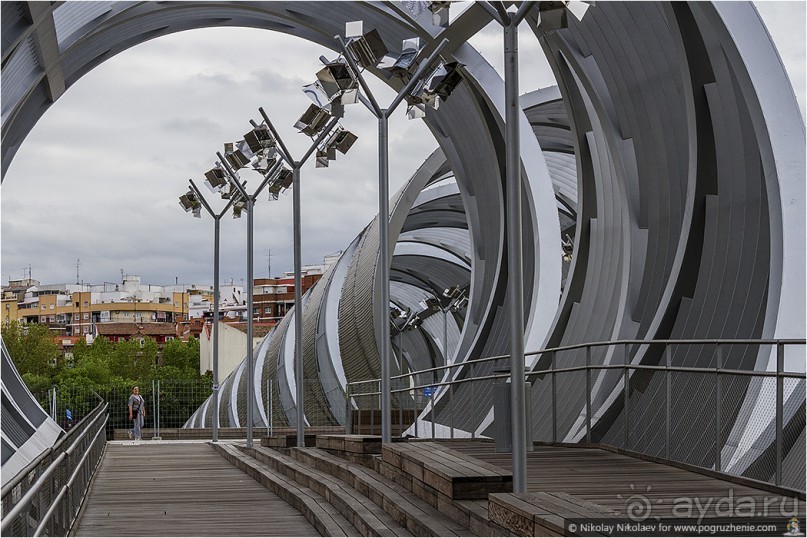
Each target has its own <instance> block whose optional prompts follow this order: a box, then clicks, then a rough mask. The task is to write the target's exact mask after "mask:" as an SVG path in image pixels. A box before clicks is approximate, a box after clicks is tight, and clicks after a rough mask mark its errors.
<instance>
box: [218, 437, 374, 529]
mask: <svg viewBox="0 0 807 538" xmlns="http://www.w3.org/2000/svg"><path fill="white" fill-rule="evenodd" d="M211 444H212V446H213V447H214V448H215V449H216V450H217V451H218V452H219V454H221V455H222V456H223V457H224V458H225V459H226V460H227V461H229V462H230V463H232V464H233V465H234V466H235V467H237V468H238V469H241V470H242V471H244V472H245V473H247V474H248V475H249V476H251V477H252V478H253V479H255V480H256V481H257V482H258V483H259V484H261V485H263V486H264V487H265V488H266V489H268V490H270V491H272V492H274V493H275V494H276V495H278V496H279V497H280V498H281V499H283V500H284V501H286V502H287V503H289V505H291V506H292V507H294V508H295V509H297V510H298V511H299V512H300V513H301V514H303V516H304V517H305V518H306V519H307V520H308V521H309V523H311V524H312V525H313V526H314V528H316V529H317V532H319V533H320V534H321V535H322V536H357V535H358V534H359V531H358V530H357V529H356V527H354V526H353V525H352V524H351V523H350V522H349V521H348V520H347V519H346V518H345V517H344V516H342V515H341V514H340V513H339V512H338V511H337V510H336V509H335V508H334V507H333V506H331V504H330V503H328V501H327V500H326V499H325V498H324V497H323V496H322V495H319V494H318V493H316V492H314V491H313V490H312V489H310V488H306V487H302V486H300V485H299V484H297V483H296V482H294V481H293V480H289V479H288V478H287V477H285V476H283V475H281V474H278V473H277V472H276V471H275V470H273V469H271V468H270V467H269V466H267V465H265V464H263V463H261V462H260V461H258V460H257V459H255V458H253V457H251V456H249V455H247V454H244V453H243V452H242V451H241V450H239V449H238V448H236V447H235V446H233V445H231V444H227V443H211Z"/></svg>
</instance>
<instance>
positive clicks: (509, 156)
mask: <svg viewBox="0 0 807 538" xmlns="http://www.w3.org/2000/svg"><path fill="white" fill-rule="evenodd" d="M536 3H537V2H524V3H522V4H521V5H520V6H519V8H518V11H516V12H515V13H512V14H511V13H508V12H507V10H506V9H505V7H504V3H503V2H492V3H488V2H480V3H479V6H480V7H482V8H483V9H484V10H485V11H486V12H487V13H488V14H489V15H490V16H491V17H492V18H493V19H494V20H495V21H496V22H498V23H499V24H501V25H502V27H503V28H504V101H505V102H504V106H505V119H504V123H505V147H506V155H505V176H506V177H505V186H506V193H507V269H508V275H507V288H508V290H507V292H508V295H509V296H510V381H511V382H510V385H511V389H512V393H511V396H510V400H511V413H512V417H511V424H512V427H513V493H525V492H526V491H527V442H528V439H526V431H527V418H526V408H525V397H526V395H525V392H526V391H525V390H524V271H523V260H524V255H523V246H522V238H521V138H520V136H519V119H520V118H519V116H520V114H521V108H520V107H519V100H518V75H519V73H518V25H519V24H520V23H521V22H522V21H523V20H524V18H525V17H526V16H527V13H528V12H529V11H530V10H531V9H532V8H533V6H534V5H535V4H536Z"/></svg>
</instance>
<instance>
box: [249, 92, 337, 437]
mask: <svg viewBox="0 0 807 538" xmlns="http://www.w3.org/2000/svg"><path fill="white" fill-rule="evenodd" d="M258 111H259V112H260V113H261V116H263V119H264V121H265V122H266V126H267V127H269V130H270V131H271V132H272V136H273V137H274V138H275V140H276V141H277V143H278V148H277V149H278V153H279V154H280V156H281V158H282V159H283V160H284V161H286V163H288V165H289V166H290V167H291V169H292V173H293V174H294V175H293V177H292V210H293V213H294V216H293V220H294V363H295V366H296V369H295V376H296V377H295V382H296V385H297V446H298V447H304V446H305V409H304V408H303V382H304V381H305V378H304V376H303V337H302V335H303V298H302V297H303V296H302V286H303V284H302V280H303V279H302V271H301V267H302V254H301V251H300V243H301V235H302V233H301V226H300V168H302V166H303V164H305V162H306V161H307V160H308V158H309V157H311V154H312V153H314V150H315V149H317V146H319V144H320V142H322V141H323V140H324V139H325V137H326V136H328V134H330V132H331V130H332V129H333V128H334V127H335V126H336V124H337V123H338V122H339V118H332V119H331V120H330V121H329V122H328V124H327V125H326V126H325V128H324V129H323V130H322V131H321V132H320V133H319V135H318V136H317V138H316V139H315V140H314V142H313V143H312V144H311V146H310V147H309V148H308V151H307V152H306V153H305V155H303V158H302V159H300V160H299V161H297V160H294V159H292V157H291V153H290V152H289V150H288V148H287V147H286V145H285V144H284V143H283V139H281V138H280V135H278V133H277V131H276V130H275V127H274V126H273V125H272V122H271V120H270V119H269V116H267V115H266V112H264V110H263V108H259V109H258ZM278 162H280V161H278Z"/></svg>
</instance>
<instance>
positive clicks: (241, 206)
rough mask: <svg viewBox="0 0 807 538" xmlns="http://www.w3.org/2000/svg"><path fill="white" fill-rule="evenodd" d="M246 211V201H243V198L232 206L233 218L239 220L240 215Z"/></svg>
mask: <svg viewBox="0 0 807 538" xmlns="http://www.w3.org/2000/svg"><path fill="white" fill-rule="evenodd" d="M246 210H247V201H246V200H244V199H243V198H239V199H238V201H236V202H235V203H234V204H233V218H234V219H240V218H241V213H242V212H245V211H246Z"/></svg>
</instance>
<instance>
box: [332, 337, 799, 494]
mask: <svg viewBox="0 0 807 538" xmlns="http://www.w3.org/2000/svg"><path fill="white" fill-rule="evenodd" d="M806 343H807V340H806V339H803V338H788V339H761V338H760V339H748V338H744V339H714V338H713V339H681V340H672V339H667V340H615V341H609V342H591V343H584V344H572V345H568V346H559V347H555V348H548V349H543V350H540V351H533V352H528V353H525V356H534V355H542V356H543V355H549V356H550V360H549V364H548V367H546V368H541V369H536V370H532V371H528V372H525V373H524V380H525V381H527V382H531V381H532V382H536V381H537V380H538V379H542V380H543V379H545V378H546V377H547V376H549V381H550V382H551V388H550V387H547V390H548V391H550V392H551V406H550V407H551V437H552V441H553V442H555V441H557V440H558V437H559V434H561V432H559V431H558V430H559V428H558V426H559V423H560V420H559V418H558V416H557V392H556V390H557V389H556V375H560V374H567V373H575V372H585V374H586V375H585V377H586V386H585V392H584V394H585V400H586V402H585V440H586V442H591V439H592V429H593V426H594V425H595V424H594V422H595V420H596V418H597V415H593V414H592V411H593V407H592V401H591V400H592V392H591V386H592V384H591V382H592V372H597V371H601V370H602V371H615V372H617V371H621V372H622V374H621V375H620V378H619V379H615V380H614V381H613V383H614V384H613V387H612V389H613V390H617V391H618V392H621V393H622V394H621V395H619V393H618V392H617V394H616V395H615V397H616V398H618V399H622V400H623V406H624V407H623V408H622V409H624V413H622V419H621V420H623V421H624V423H625V424H624V427H623V431H624V440H623V441H622V442H623V443H624V447H625V448H626V449H628V450H630V449H631V444H632V443H631V441H632V439H631V438H632V434H631V433H630V422H629V417H630V416H631V415H632V413H631V412H630V393H631V389H630V382H629V379H630V374H631V371H632V370H633V371H647V372H654V373H655V372H661V373H662V374H663V375H664V377H665V380H666V381H665V383H666V397H665V398H666V399H665V402H666V404H665V405H666V414H665V418H664V420H665V432H666V437H665V439H666V443H665V456H666V457H667V458H668V459H669V458H670V456H671V448H670V445H671V424H672V421H673V416H672V415H671V411H670V401H671V395H672V390H673V385H672V384H671V383H672V381H671V380H672V378H671V374H672V373H693V374H700V375H702V376H710V377H711V376H713V377H714V391H715V393H714V394H715V397H714V398H712V399H713V400H714V406H715V409H714V421H713V422H714V424H713V425H711V426H709V427H710V428H713V429H714V432H713V435H714V439H715V443H714V469H715V470H716V471H718V472H719V471H721V470H722V463H723V462H722V461H721V460H722V455H721V450H722V438H723V437H722V436H723V435H724V433H723V431H722V427H723V422H722V414H723V412H722V406H723V405H724V401H723V399H722V398H721V396H720V395H721V391H722V390H723V388H722V382H721V379H722V378H724V376H737V377H745V378H749V377H759V378H765V379H773V380H775V383H776V387H775V389H776V390H775V398H776V401H775V405H776V410H775V413H774V417H773V420H774V422H775V429H776V433H775V439H774V443H773V445H774V446H775V458H774V459H775V461H774V465H775V474H774V479H773V482H774V483H775V484H776V485H781V484H782V476H783V466H784V461H783V458H782V455H783V449H784V446H785V445H784V443H785V439H784V420H785V412H784V394H785V391H784V380H785V379H797V380H805V379H807V374H805V372H795V371H786V370H785V348H786V346H790V345H801V346H803V345H805V344H806ZM658 345H663V346H664V349H663V353H664V359H666V360H664V361H660V362H664V364H638V363H637V364H632V363H631V362H630V356H631V351H632V350H636V349H637V347H639V348H645V349H646V348H648V347H650V346H658ZM618 346H623V347H624V357H623V359H624V360H623V362H621V363H619V364H591V350H592V349H596V348H602V347H607V348H615V347H618ZM674 346H716V349H715V355H714V358H715V363H716V365H715V366H708V367H703V366H673V365H672V364H671V361H672V349H673V347H674ZM723 346H774V347H773V348H772V349H771V350H770V351H771V353H775V356H776V357H775V358H776V363H775V369H770V368H769V369H765V370H756V369H754V370H741V369H737V368H725V367H724V359H723ZM582 349H585V351H586V361H585V365H579V366H564V367H560V368H559V367H557V362H558V361H557V360H556V355H557V354H558V353H561V352H564V351H572V350H582ZM616 356H617V357H618V355H616ZM508 359H509V355H500V356H493V357H484V358H480V359H472V360H468V361H464V362H460V363H454V364H447V365H443V366H437V367H433V368H427V369H424V370H419V371H415V372H408V373H406V374H401V375H396V376H392V377H391V379H393V380H401V379H404V380H407V382H406V383H402V384H401V386H399V388H392V387H391V388H390V393H391V394H397V393H410V394H411V396H412V398H413V402H412V405H413V407H412V408H413V409H416V408H417V407H418V401H420V402H421V405H422V403H423V400H418V399H417V398H418V397H419V394H418V391H421V390H422V392H423V397H427V398H429V399H430V402H428V403H427V405H429V404H430V405H431V408H432V409H435V405H436V397H437V393H438V391H441V390H443V389H445V388H446V387H447V388H448V390H447V391H445V392H443V393H442V395H441V398H448V400H449V402H451V401H453V399H454V389H455V385H456V386H460V385H462V384H464V383H469V384H470V385H469V390H470V391H471V396H470V397H471V401H473V402H475V401H476V400H475V398H474V392H473V391H474V387H475V383H477V382H480V381H494V380H509V379H510V378H511V374H510V370H509V369H506V370H495V369H494V370H493V372H492V373H487V372H486V373H485V375H481V376H475V375H474V368H475V366H477V365H480V364H485V363H490V362H492V361H499V360H508ZM466 367H467V368H469V370H470V371H469V373H468V375H467V376H466V377H464V378H462V379H451V377H452V376H450V375H448V376H445V375H444V374H443V373H444V372H451V371H452V370H453V369H455V368H466ZM436 372H440V373H441V374H440V379H443V380H441V381H430V382H423V381H421V382H420V384H417V383H416V382H415V379H416V378H417V377H421V379H422V378H423V377H425V376H427V375H433V374H434V373H436ZM367 385H371V386H369V387H368V386H367ZM620 385H621V387H622V388H619V387H620ZM365 388H367V389H369V390H366V391H365V390H362V389H365ZM376 388H377V390H373V389H376ZM427 389H428V391H427ZM662 390H663V389H662ZM427 392H428V393H427ZM380 396H381V390H380V387H379V380H377V379H372V380H363V381H354V382H350V383H347V386H346V390H345V407H346V415H347V420H346V428H348V429H349V430H348V431H353V417H352V413H351V412H350V410H351V409H353V408H354V406H355V407H356V408H358V409H359V410H360V411H361V405H360V402H361V401H364V402H366V401H367V400H365V398H368V397H369V398H370V399H371V401H373V400H374V397H380ZM770 396H771V397H772V398H773V397H774V396H773V394H771V395H770ZM634 405H635V404H634ZM497 406H498V404H497ZM455 407H456V406H453V405H452V406H450V410H451V413H450V417H447V421H446V422H444V423H443V426H444V427H445V426H448V428H447V430H448V432H450V436H451V438H452V439H453V438H454V430H455V420H454V419H455V416H454V413H455V410H454V409H455ZM472 407H473V409H472V410H471V413H472V414H473V416H474V417H476V416H477V415H476V412H477V409H476V404H475V403H474V405H473V406H472ZM402 409H403V406H402V405H401V404H399V407H398V414H399V419H398V420H399V422H401V423H402V422H403V421H402V417H401V413H402ZM546 412H547V413H549V412H550V408H547V409H546ZM374 416H375V413H371V414H370V428H371V429H373V428H374V427H375V425H374V424H373V420H374ZM581 416H582V415H581ZM474 420H475V418H474ZM361 422H362V413H361V412H359V414H358V423H357V426H358V428H359V431H361V429H362V424H361ZM441 422H442V421H441ZM418 423H419V421H418V420H415V421H414V423H413V427H414V429H415V430H414V432H415V435H416V436H419V434H418ZM435 423H436V421H435V420H431V429H432V432H431V435H432V437H435V435H436V432H435V429H436V428H435ZM474 424H477V422H474ZM468 433H469V432H467V431H466V432H465V433H464V434H463V435H468ZM500 434H501V432H500ZM475 435H476V432H475V430H474V429H473V428H472V429H471V430H470V436H471V438H475ZM564 435H565V434H564ZM497 438H498V437H497Z"/></svg>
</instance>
